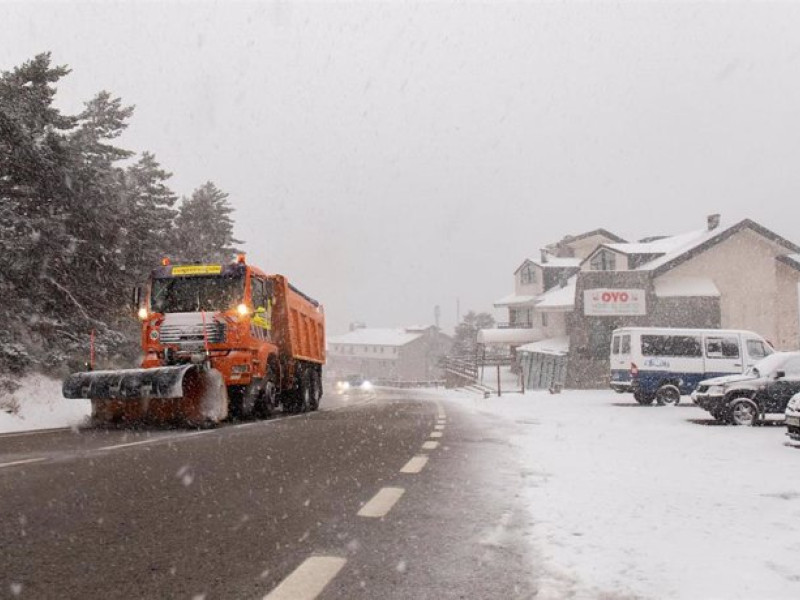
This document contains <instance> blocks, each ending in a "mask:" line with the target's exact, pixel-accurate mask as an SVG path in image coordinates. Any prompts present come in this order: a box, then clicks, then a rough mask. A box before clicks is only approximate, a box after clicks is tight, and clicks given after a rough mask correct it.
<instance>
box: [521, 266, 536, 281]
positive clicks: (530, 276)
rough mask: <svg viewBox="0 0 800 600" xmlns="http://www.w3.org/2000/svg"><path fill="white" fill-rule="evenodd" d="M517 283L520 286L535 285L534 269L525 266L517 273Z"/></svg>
mask: <svg viewBox="0 0 800 600" xmlns="http://www.w3.org/2000/svg"><path fill="white" fill-rule="evenodd" d="M519 281H520V283H521V284H523V285H525V284H526V283H536V267H534V266H533V265H532V264H530V263H529V264H527V265H525V266H524V267H522V269H521V270H520V272H519Z"/></svg>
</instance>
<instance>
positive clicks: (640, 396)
mask: <svg viewBox="0 0 800 600" xmlns="http://www.w3.org/2000/svg"><path fill="white" fill-rule="evenodd" d="M633 398H634V400H636V401H637V402H638V403H639V404H641V405H642V406H650V405H651V404H652V403H653V400H655V396H652V395H650V394H645V393H644V392H640V391H636V392H633Z"/></svg>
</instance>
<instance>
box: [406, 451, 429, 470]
mask: <svg viewBox="0 0 800 600" xmlns="http://www.w3.org/2000/svg"><path fill="white" fill-rule="evenodd" d="M427 462H428V457H427V456H423V455H419V456H415V457H414V458H412V459H411V460H410V461H408V462H407V463H406V464H405V465H404V466H403V468H402V469H400V472H401V473H419V472H420V471H422V468H423V467H424V466H425V464H426V463H427Z"/></svg>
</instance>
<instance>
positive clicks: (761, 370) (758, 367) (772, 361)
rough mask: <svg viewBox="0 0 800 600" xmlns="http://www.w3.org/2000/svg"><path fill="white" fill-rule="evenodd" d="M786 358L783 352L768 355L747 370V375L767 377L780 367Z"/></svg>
mask: <svg viewBox="0 0 800 600" xmlns="http://www.w3.org/2000/svg"><path fill="white" fill-rule="evenodd" d="M788 356H789V355H787V354H786V353H785V352H776V353H774V354H770V355H769V356H767V357H766V358H762V359H761V360H760V361H758V362H757V363H756V364H754V365H753V366H752V367H750V368H749V369H748V370H747V373H748V374H749V375H754V376H756V377H763V376H765V375H769V374H770V373H772V372H773V371H775V370H776V369H777V368H778V367H780V366H781V365H782V364H783V363H784V361H785V360H786V359H787V358H788Z"/></svg>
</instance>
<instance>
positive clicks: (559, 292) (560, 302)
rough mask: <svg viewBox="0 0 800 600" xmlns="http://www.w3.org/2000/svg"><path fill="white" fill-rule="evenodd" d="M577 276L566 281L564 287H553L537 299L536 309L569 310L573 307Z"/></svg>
mask: <svg viewBox="0 0 800 600" xmlns="http://www.w3.org/2000/svg"><path fill="white" fill-rule="evenodd" d="M577 281H578V278H577V276H575V275H573V276H572V277H570V278H569V279H567V285H565V286H564V287H559V286H557V287H554V288H552V289H549V290H547V291H546V292H545V293H544V294H542V295H540V296H539V297H538V302H537V303H536V308H537V309H542V308H544V309H548V308H549V309H554V310H557V309H560V310H571V309H572V308H573V307H574V306H575V285H576V283H577Z"/></svg>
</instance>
